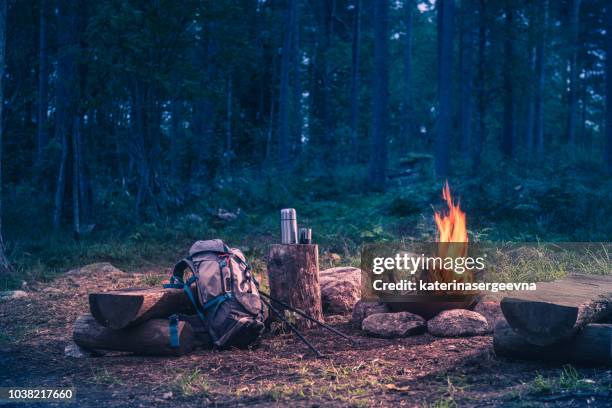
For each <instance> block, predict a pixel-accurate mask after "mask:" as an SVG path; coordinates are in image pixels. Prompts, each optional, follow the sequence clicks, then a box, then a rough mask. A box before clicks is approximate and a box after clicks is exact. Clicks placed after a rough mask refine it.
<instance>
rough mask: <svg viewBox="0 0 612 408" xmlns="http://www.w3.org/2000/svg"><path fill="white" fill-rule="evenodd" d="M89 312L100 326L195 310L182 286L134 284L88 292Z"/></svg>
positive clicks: (118, 326) (118, 325)
mask: <svg viewBox="0 0 612 408" xmlns="http://www.w3.org/2000/svg"><path fill="white" fill-rule="evenodd" d="M89 309H90V311H91V314H92V315H93V316H94V317H95V318H96V320H97V321H98V323H100V324H101V325H102V326H106V327H109V328H111V329H115V330H118V329H124V328H127V327H132V326H136V325H138V324H140V323H142V322H145V321H147V320H150V319H156V318H165V317H169V316H171V315H173V314H175V313H185V314H195V310H194V309H193V305H192V304H191V302H190V300H189V298H188V297H187V295H186V294H185V292H184V291H183V290H182V289H164V288H149V289H142V288H133V289H122V290H115V291H111V292H104V293H91V294H89Z"/></svg>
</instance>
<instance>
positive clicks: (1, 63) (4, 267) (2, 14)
mask: <svg viewBox="0 0 612 408" xmlns="http://www.w3.org/2000/svg"><path fill="white" fill-rule="evenodd" d="M6 3H7V0H0V275H4V274H7V273H9V272H11V266H10V264H9V261H8V259H7V258H6V253H5V249H4V239H3V238H2V150H3V149H2V141H3V138H4V137H3V136H4V126H2V123H3V122H2V116H3V111H4V87H3V85H4V70H5V67H6V59H5V55H6V52H5V50H6V9H7V7H6Z"/></svg>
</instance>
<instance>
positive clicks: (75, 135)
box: [72, 115, 81, 237]
mask: <svg viewBox="0 0 612 408" xmlns="http://www.w3.org/2000/svg"><path fill="white" fill-rule="evenodd" d="M80 136H81V134H80V129H79V117H78V116H77V115H75V116H74V119H73V125H72V228H73V231H74V234H75V236H76V237H78V236H79V235H80V233H81V213H80V210H81V205H80V203H79V201H80V188H79V187H80V186H81V182H80V180H79V175H80V174H79V173H80V171H79V169H80V168H81V165H80V161H81V157H80V152H79V147H80V146H79V144H80V143H79V138H80Z"/></svg>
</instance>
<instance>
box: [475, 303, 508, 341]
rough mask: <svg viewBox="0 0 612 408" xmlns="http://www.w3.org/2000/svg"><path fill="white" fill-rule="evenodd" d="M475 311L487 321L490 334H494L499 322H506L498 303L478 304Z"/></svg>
mask: <svg viewBox="0 0 612 408" xmlns="http://www.w3.org/2000/svg"><path fill="white" fill-rule="evenodd" d="M474 311H475V312H476V313H480V314H481V315H483V316H484V317H485V318H486V319H487V322H488V324H489V325H488V332H489V333H493V328H495V325H496V324H497V322H499V321H502V320H506V318H505V317H504V314H503V313H502V310H501V305H500V302H498V301H484V302H478V304H477V305H476V307H474Z"/></svg>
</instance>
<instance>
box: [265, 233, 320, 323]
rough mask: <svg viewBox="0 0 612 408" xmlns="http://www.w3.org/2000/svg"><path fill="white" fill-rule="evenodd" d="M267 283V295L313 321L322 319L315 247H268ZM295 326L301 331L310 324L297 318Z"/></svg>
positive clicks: (317, 259)
mask: <svg viewBox="0 0 612 408" xmlns="http://www.w3.org/2000/svg"><path fill="white" fill-rule="evenodd" d="M268 280H269V284H270V296H272V297H273V298H275V299H278V300H281V301H283V302H285V303H288V304H289V305H290V306H293V307H294V308H297V309H300V310H302V311H304V312H306V313H307V314H309V315H310V316H312V317H314V318H315V319H318V320H322V319H323V308H322V304H321V288H320V286H319V248H318V246H317V245H286V244H275V245H270V252H269V254H268ZM279 309H280V307H279ZM296 326H298V327H302V328H304V327H312V326H313V324H312V323H311V322H309V321H308V320H305V319H302V318H299V317H298V318H297V322H296Z"/></svg>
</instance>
